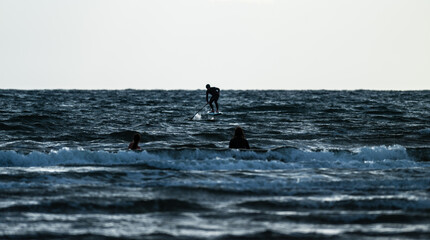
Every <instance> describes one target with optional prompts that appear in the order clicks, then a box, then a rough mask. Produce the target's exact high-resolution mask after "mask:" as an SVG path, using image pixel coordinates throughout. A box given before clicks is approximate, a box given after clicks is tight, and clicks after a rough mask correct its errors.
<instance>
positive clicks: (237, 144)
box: [228, 127, 250, 149]
mask: <svg viewBox="0 0 430 240" xmlns="http://www.w3.org/2000/svg"><path fill="white" fill-rule="evenodd" d="M228 147H229V148H239V149H249V148H250V147H249V144H248V140H246V139H245V134H244V133H243V129H242V128H241V127H236V129H235V130H234V137H233V138H232V139H231V140H230V144H229V146H228Z"/></svg>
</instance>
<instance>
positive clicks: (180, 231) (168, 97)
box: [0, 89, 430, 239]
mask: <svg viewBox="0 0 430 240" xmlns="http://www.w3.org/2000/svg"><path fill="white" fill-rule="evenodd" d="M429 96H430V92H429V91H406V92H405V91H364V90H361V91H258V90H255V91H233V90H223V89H221V96H220V101H219V103H220V108H221V109H220V110H221V111H222V112H223V115H221V116H209V115H207V114H206V112H207V111H208V110H209V108H205V109H204V110H202V111H201V112H199V113H198V114H197V115H196V116H195V117H194V118H193V119H190V118H191V117H192V116H193V115H194V114H195V113H196V111H197V110H199V109H201V107H203V106H204V104H205V91H204V90H194V91H184V90H177V91H164V90H118V91H113V90H97V91H94V90H32V91H21V90H0V102H1V105H2V106H3V107H2V109H0V238H2V239H429V238H430V188H429V186H430V125H429V121H428V119H430V97H429ZM236 126H241V127H242V128H243V129H244V132H245V136H246V138H247V139H248V141H249V144H250V146H251V149H250V150H237V149H228V142H229V140H230V138H231V137H232V136H233V133H234V128H235V127H236ZM135 133H140V134H141V136H142V140H141V143H140V146H141V148H142V150H141V151H130V150H128V149H127V146H128V144H129V142H131V141H132V138H133V135H134V134H135Z"/></svg>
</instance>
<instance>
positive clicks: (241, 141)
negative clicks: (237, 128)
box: [228, 138, 249, 149]
mask: <svg viewBox="0 0 430 240" xmlns="http://www.w3.org/2000/svg"><path fill="white" fill-rule="evenodd" d="M228 147H229V148H241V149H249V144H248V140H246V139H245V138H232V139H231V140H230V144H229V145H228Z"/></svg>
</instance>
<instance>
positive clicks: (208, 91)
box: [206, 84, 219, 113]
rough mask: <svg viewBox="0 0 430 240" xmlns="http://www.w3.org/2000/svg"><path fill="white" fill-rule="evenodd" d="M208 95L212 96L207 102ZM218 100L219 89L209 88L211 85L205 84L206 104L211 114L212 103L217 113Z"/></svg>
mask: <svg viewBox="0 0 430 240" xmlns="http://www.w3.org/2000/svg"><path fill="white" fill-rule="evenodd" d="M208 94H210V95H211V96H212V97H211V99H210V100H209V101H208ZM218 98H219V88H217V87H211V85H209V84H206V102H207V103H209V105H210V106H211V109H212V112H214V107H213V106H212V103H213V102H215V106H216V112H217V113H219V111H218Z"/></svg>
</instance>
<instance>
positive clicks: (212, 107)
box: [209, 97, 216, 112]
mask: <svg viewBox="0 0 430 240" xmlns="http://www.w3.org/2000/svg"><path fill="white" fill-rule="evenodd" d="M214 100H215V99H214V97H211V99H210V100H209V106H211V109H212V112H214V106H212V103H213V101H214ZM215 103H216V102H215Z"/></svg>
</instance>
